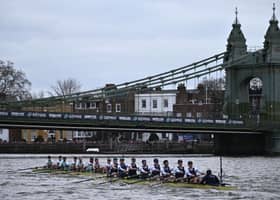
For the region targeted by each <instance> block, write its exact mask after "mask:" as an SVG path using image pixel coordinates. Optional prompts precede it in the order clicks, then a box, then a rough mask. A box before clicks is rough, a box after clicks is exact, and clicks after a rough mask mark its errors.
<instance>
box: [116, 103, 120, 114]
mask: <svg viewBox="0 0 280 200" xmlns="http://www.w3.org/2000/svg"><path fill="white" fill-rule="evenodd" d="M116 112H121V104H120V103H117V104H116Z"/></svg>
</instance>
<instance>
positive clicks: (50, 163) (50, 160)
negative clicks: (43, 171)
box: [46, 156, 53, 168]
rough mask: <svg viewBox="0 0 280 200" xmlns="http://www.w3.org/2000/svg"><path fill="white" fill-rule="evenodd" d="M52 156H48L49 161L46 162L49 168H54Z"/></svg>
mask: <svg viewBox="0 0 280 200" xmlns="http://www.w3.org/2000/svg"><path fill="white" fill-rule="evenodd" d="M52 163H53V162H52V158H51V156H48V162H47V164H46V167H47V168H52Z"/></svg>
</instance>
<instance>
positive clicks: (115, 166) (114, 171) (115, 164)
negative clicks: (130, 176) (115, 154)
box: [110, 158, 119, 176]
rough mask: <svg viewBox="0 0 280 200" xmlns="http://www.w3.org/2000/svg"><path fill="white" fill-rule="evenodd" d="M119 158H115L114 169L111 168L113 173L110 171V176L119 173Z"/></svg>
mask: <svg viewBox="0 0 280 200" xmlns="http://www.w3.org/2000/svg"><path fill="white" fill-rule="evenodd" d="M118 166H119V164H118V159H117V158H114V159H113V165H112V169H111V173H110V176H116V175H118Z"/></svg>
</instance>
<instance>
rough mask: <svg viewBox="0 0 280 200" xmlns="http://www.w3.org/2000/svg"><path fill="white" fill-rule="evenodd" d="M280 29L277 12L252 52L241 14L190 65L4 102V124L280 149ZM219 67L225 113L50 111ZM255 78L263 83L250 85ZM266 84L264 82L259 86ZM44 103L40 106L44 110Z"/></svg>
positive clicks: (0, 118) (223, 148)
mask: <svg viewBox="0 0 280 200" xmlns="http://www.w3.org/2000/svg"><path fill="white" fill-rule="evenodd" d="M279 49H280V31H279V27H278V20H277V19H276V16H275V8H274V9H273V16H272V18H271V20H270V21H269V28H268V30H267V32H266V34H265V42H264V46H263V48H262V49H259V50H256V51H253V52H249V51H248V50H247V45H246V39H245V36H244V34H243V32H242V30H241V24H240V23H239V21H238V19H237V13H236V18H235V20H234V23H233V25H232V30H231V32H230V35H229V37H228V40H227V49H226V51H225V52H222V53H218V54H216V55H213V56H211V57H209V58H206V59H202V60H200V61H197V62H193V63H191V64H189V65H186V66H182V67H179V68H176V69H172V70H170V71H167V72H163V73H159V74H156V75H152V76H148V77H145V78H141V79H138V80H133V81H129V82H124V83H121V84H116V85H109V86H106V87H102V88H99V89H94V90H88V91H83V92H78V93H73V94H68V95H64V96H52V97H47V98H41V99H34V100H24V101H5V102H1V103H0V109H1V112H0V127H6V128H28V129H30V128H35V129H69V130H100V131H132V132H169V133H185V132H190V133H212V134H215V136H216V137H215V139H216V146H217V149H218V152H227V151H228V149H230V150H229V151H232V152H234V151H238V148H239V149H242V150H244V151H254V150H257V149H263V151H266V152H270V153H279V152H280V123H279V119H280V88H279V87H278V84H277V83H278V82H279V81H280V70H279V69H280V51H279ZM217 73H218V74H220V75H221V76H223V75H225V79H226V84H225V86H226V87H225V98H224V105H223V109H222V110H223V114H224V115H225V116H227V117H226V118H203V119H201V118H191V117H184V116H180V117H178V116H139V115H138V114H137V113H113V114H108V113H102V112H101V113H100V112H99V113H94V114H92V113H82V114H80V113H75V112H74V111H73V110H71V109H70V111H69V110H68V111H67V112H66V111H63V110H62V111H61V112H50V111H46V110H50V109H49V108H50V107H52V106H57V105H66V104H67V105H69V104H70V105H73V104H74V103H75V102H78V101H83V100H86V101H93V102H94V101H95V102H97V101H108V100H110V99H115V98H119V97H123V98H128V97H129V95H132V96H133V95H134V94H139V93H145V92H149V91H154V90H157V89H158V88H161V89H164V88H165V87H166V86H170V85H178V84H182V83H189V82H191V81H194V80H198V79H201V78H203V77H204V78H208V79H209V77H211V76H213V74H216V76H217ZM252 80H254V81H255V80H258V81H259V82H261V84H259V85H258V88H257V89H256V88H253V89H252V88H251V84H252ZM260 87H261V88H260ZM40 108H41V110H40Z"/></svg>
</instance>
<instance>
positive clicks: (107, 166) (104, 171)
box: [103, 158, 112, 176]
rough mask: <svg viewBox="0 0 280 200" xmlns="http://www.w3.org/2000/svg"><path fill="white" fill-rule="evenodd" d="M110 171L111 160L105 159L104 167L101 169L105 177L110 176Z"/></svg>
mask: <svg viewBox="0 0 280 200" xmlns="http://www.w3.org/2000/svg"><path fill="white" fill-rule="evenodd" d="M111 169H112V163H111V158H107V163H106V165H105V167H104V168H103V173H106V174H107V176H110V174H111Z"/></svg>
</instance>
